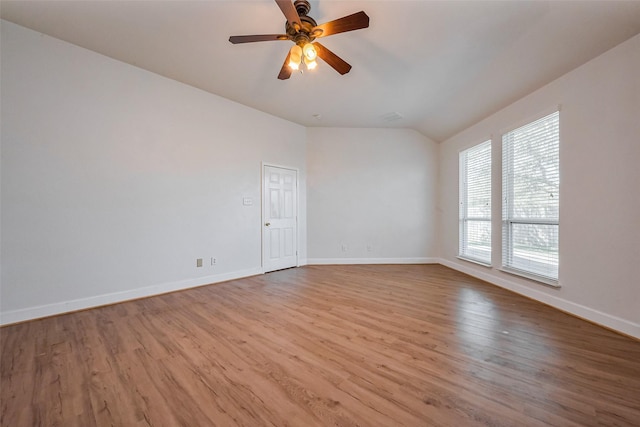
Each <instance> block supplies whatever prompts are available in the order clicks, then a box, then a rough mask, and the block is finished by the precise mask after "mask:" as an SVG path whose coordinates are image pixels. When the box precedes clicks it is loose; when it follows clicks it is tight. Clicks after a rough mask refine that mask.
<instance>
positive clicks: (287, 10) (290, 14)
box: [276, 0, 302, 31]
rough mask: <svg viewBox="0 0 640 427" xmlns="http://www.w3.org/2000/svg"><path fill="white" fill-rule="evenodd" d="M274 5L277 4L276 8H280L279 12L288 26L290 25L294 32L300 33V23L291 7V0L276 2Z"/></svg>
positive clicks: (277, 0)
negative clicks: (285, 19)
mask: <svg viewBox="0 0 640 427" xmlns="http://www.w3.org/2000/svg"><path fill="white" fill-rule="evenodd" d="M276 3H278V7H280V10H281V11H282V13H283V14H284V16H285V17H286V18H287V21H288V22H289V25H291V26H292V27H293V28H294V29H295V30H296V31H300V28H302V23H301V22H300V17H299V16H298V11H297V10H296V7H295V6H294V5H293V2H292V0H276Z"/></svg>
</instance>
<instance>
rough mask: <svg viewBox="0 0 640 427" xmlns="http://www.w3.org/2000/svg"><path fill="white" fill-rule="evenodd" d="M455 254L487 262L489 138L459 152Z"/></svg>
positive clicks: (488, 261)
mask: <svg viewBox="0 0 640 427" xmlns="http://www.w3.org/2000/svg"><path fill="white" fill-rule="evenodd" d="M459 194H460V215H459V219H460V231H459V238H460V241H459V244H458V248H459V252H458V254H459V256H461V257H462V258H468V259H470V260H473V261H478V262H481V263H484V264H491V141H485V142H483V143H482V144H479V145H476V146H474V147H471V148H469V149H468V150H465V151H463V152H461V153H460V191H459Z"/></svg>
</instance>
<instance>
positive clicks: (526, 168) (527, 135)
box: [502, 111, 560, 284]
mask: <svg viewBox="0 0 640 427" xmlns="http://www.w3.org/2000/svg"><path fill="white" fill-rule="evenodd" d="M559 128H560V114H559V112H557V111H556V112H555V113H553V114H550V115H548V116H546V117H543V118H541V119H539V120H536V121H535V122H532V123H529V124H527V125H525V126H522V127H520V128H518V129H515V130H513V131H511V132H508V133H506V134H504V135H503V136H502V156H503V157H502V197H503V205H502V264H503V267H504V268H505V269H506V270H508V271H512V272H514V273H520V274H523V275H525V276H532V277H533V278H535V279H538V280H541V281H543V282H547V283H551V284H555V283H556V282H557V280H558V229H559V222H558V219H559V207H560V198H559V189H560V171H559V169H560V156H559V151H560V150H559V144H560V137H559V136H560V135H559V134H560V132H559Z"/></svg>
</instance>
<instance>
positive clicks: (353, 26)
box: [229, 0, 369, 80]
mask: <svg viewBox="0 0 640 427" xmlns="http://www.w3.org/2000/svg"><path fill="white" fill-rule="evenodd" d="M275 1H276V4H277V5H278V7H279V8H280V10H281V11H282V13H283V14H284V16H285V18H287V21H286V23H285V31H286V34H261V35H249V36H231V37H229V41H230V42H231V43H233V44H239V43H253V42H262V41H274V40H290V41H292V42H293V43H294V45H293V46H292V47H291V49H290V50H289V53H288V54H287V57H286V58H285V61H284V64H282V68H281V69H280V74H278V78H279V79H280V80H286V79H288V78H289V77H291V73H292V71H293V70H298V69H299V68H300V64H301V63H302V62H303V60H304V64H305V66H306V68H307V69H308V70H313V69H314V68H316V67H317V65H318V63H317V62H316V58H317V57H320V58H321V59H322V60H324V61H325V62H326V63H327V64H329V65H330V66H331V67H332V68H333V69H334V70H336V71H337V72H338V73H340V74H346V73H348V72H349V71H350V70H351V65H349V64H348V63H347V62H345V61H344V60H343V59H342V58H340V57H339V56H338V55H336V54H335V53H333V52H331V51H330V50H329V49H327V48H326V47H324V46H323V45H321V44H320V43H318V42H314V41H315V39H317V38H320V37H327V36H330V35H333V34H338V33H345V32H347V31H354V30H360V29H362V28H367V27H369V17H368V16H367V14H366V13H364V12H362V11H361V12H357V13H354V14H352V15H348V16H344V17H342V18H339V19H336V20H333V21H329V22H326V23H324V24H320V25H318V24H317V23H316V21H315V20H314V19H313V18H312V17H310V16H309V15H308V13H309V11H310V10H311V5H310V4H309V2H308V1H307V0H295V2H293V3H292V2H291V0H275Z"/></svg>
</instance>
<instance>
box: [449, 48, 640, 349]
mask: <svg viewBox="0 0 640 427" xmlns="http://www.w3.org/2000/svg"><path fill="white" fill-rule="evenodd" d="M639 76H640V36H636V37H634V38H632V39H630V40H628V41H627V42H625V43H623V44H621V45H619V46H617V47H616V48H614V49H612V50H610V51H609V52H606V53H605V54H603V55H601V56H599V57H597V58H595V59H594V60H592V61H590V62H588V63H587V64H585V65H583V66H581V67H579V68H577V69H576V70H574V71H572V72H570V73H568V74H566V75H565V76H563V77H562V78H560V79H558V80H556V81H554V82H552V83H551V84H549V85H547V86H545V87H543V88H541V89H539V90H538V91H536V92H534V93H532V94H531V95H529V96H527V97H525V98H523V99H521V100H519V101H518V102H516V103H514V104H513V105H511V106H509V107H507V108H505V109H504V110H502V111H500V112H498V113H496V114H494V115H492V116H490V117H489V118H487V119H485V120H483V121H481V122H480V123H478V124H476V125H474V126H472V127H470V128H468V129H466V130H465V131H464V132H462V133H460V134H459V135H456V136H454V137H453V138H450V139H449V140H447V141H445V142H444V143H443V144H442V145H441V150H440V188H441V193H440V194H441V198H440V206H441V208H442V215H441V217H440V229H441V234H440V247H441V256H442V258H443V262H444V263H445V264H446V265H449V266H451V267H454V268H458V269H460V270H462V271H465V272H467V273H470V274H473V275H476V276H478V277H481V278H483V279H485V280H488V281H490V282H493V283H495V284H498V285H500V286H503V287H506V288H508V289H512V290H515V291H516V292H520V293H522V294H525V295H528V296H530V297H533V298H536V299H539V300H541V301H543V302H546V303H548V304H550V305H553V306H555V307H558V308H560V309H562V310H565V311H568V312H572V313H574V314H576V315H578V316H581V317H584V318H587V319H590V320H592V321H595V322H597V323H600V324H603V325H605V326H609V327H611V328H614V329H617V330H619V331H622V332H624V333H627V334H629V335H633V336H635V337H640V190H639V187H640V168H639V167H638V163H639V162H640V77H639ZM556 105H560V106H561V112H560V138H561V142H560V144H561V147H560V170H561V184H560V185H561V188H560V285H561V288H560V289H558V290H556V289H552V288H549V287H547V286H544V285H540V284H537V283H534V282H531V281H528V280H524V279H519V278H517V277H515V276H511V275H508V274H505V273H502V272H500V271H498V270H497V267H499V265H500V264H499V262H500V261H499V254H500V215H501V214H500V184H501V181H500V180H501V175H500V161H501V160H500V155H501V151H500V135H501V132H502V131H504V130H506V129H508V128H510V127H512V126H514V125H518V124H523V120H526V119H531V118H536V116H538V115H539V114H540V113H541V112H544V111H545V110H548V109H549V108H553V107H554V106H556ZM492 135H493V137H494V138H493V141H494V143H493V163H494V165H495V167H494V172H496V173H494V175H493V191H494V197H493V202H494V203H493V206H494V210H493V218H494V220H493V222H492V227H493V237H494V238H493V247H494V259H493V261H494V263H493V264H494V267H493V268H484V267H481V266H477V265H475V264H471V263H467V262H465V261H461V260H458V259H457V258H456V255H457V245H458V222H457V218H458V153H459V151H460V150H462V149H464V148H467V147H469V146H470V145H473V144H475V143H480V142H482V141H484V140H486V139H487V138H488V137H490V136H492Z"/></svg>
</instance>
